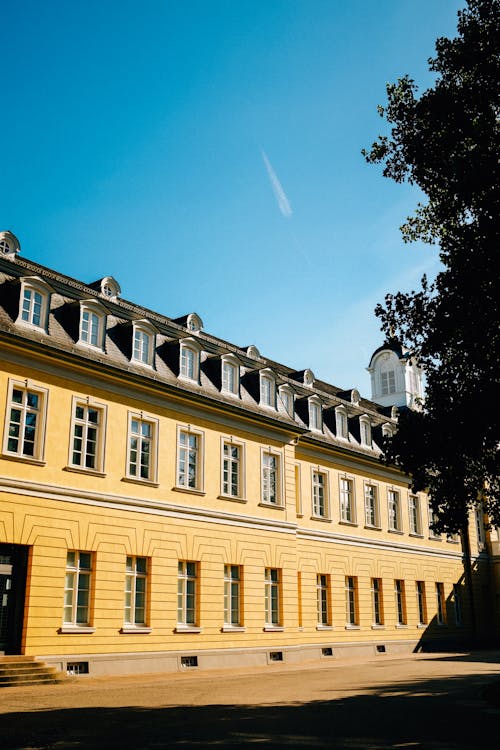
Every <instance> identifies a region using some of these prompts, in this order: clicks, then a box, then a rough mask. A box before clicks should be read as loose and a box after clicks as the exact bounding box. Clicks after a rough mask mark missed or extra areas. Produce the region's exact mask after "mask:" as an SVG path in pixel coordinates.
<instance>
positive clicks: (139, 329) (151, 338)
mask: <svg viewBox="0 0 500 750" xmlns="http://www.w3.org/2000/svg"><path fill="white" fill-rule="evenodd" d="M156 333H157V330H156V328H155V327H154V326H153V325H152V324H151V323H150V322H149V320H134V321H133V323H132V357H131V362H135V363H137V364H139V365H142V366H143V367H153V366H154V357H155V350H156ZM138 334H140V336H141V338H140V339H138V338H137V336H138ZM145 336H147V340H148V348H147V351H146V352H144V338H143V337H145Z"/></svg>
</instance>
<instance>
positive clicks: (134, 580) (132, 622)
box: [123, 555, 151, 628]
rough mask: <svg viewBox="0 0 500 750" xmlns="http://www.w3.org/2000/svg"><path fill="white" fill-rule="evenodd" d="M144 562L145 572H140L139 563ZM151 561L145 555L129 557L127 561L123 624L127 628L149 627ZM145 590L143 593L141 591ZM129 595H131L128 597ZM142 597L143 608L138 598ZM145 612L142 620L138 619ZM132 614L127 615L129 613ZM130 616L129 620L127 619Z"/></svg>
mask: <svg viewBox="0 0 500 750" xmlns="http://www.w3.org/2000/svg"><path fill="white" fill-rule="evenodd" d="M139 560H140V561H144V563H145V566H144V567H145V570H140V567H141V566H142V565H141V566H138V564H137V563H138V561H139ZM150 566H151V561H150V559H149V558H147V557H144V556H143V555H127V558H126V561H125V592H124V593H125V601H124V607H123V623H124V626H125V627H126V628H134V627H138V628H141V627H147V622H148V603H149V602H148V599H149V591H148V588H149V572H150ZM139 581H141V583H140V584H139ZM142 587H144V588H143V590H142V591H141V590H140V589H141V588H142ZM128 595H130V596H129V597H128ZM141 596H142V601H143V603H142V606H139V607H138V606H137V599H138V597H141ZM141 610H143V612H144V614H143V617H142V619H138V613H139V612H140V611H141ZM128 612H129V613H130V614H129V615H127V613H128ZM127 616H128V619H127Z"/></svg>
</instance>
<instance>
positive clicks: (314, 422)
mask: <svg viewBox="0 0 500 750" xmlns="http://www.w3.org/2000/svg"><path fill="white" fill-rule="evenodd" d="M307 405H308V413H309V429H310V430H311V431H312V432H323V413H322V408H321V401H320V399H319V398H318V397H317V396H311V397H310V398H309V399H308V404H307Z"/></svg>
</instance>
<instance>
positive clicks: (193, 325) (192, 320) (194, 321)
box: [186, 313, 203, 333]
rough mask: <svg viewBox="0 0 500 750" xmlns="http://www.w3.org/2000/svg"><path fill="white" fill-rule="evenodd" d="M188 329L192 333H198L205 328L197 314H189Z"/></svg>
mask: <svg viewBox="0 0 500 750" xmlns="http://www.w3.org/2000/svg"><path fill="white" fill-rule="evenodd" d="M186 328H187V329H188V331H192V333H198V332H199V331H201V330H202V328H203V321H202V319H201V318H200V316H199V315H197V314H196V313H189V315H188V316H187V321H186Z"/></svg>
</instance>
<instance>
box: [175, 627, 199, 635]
mask: <svg viewBox="0 0 500 750" xmlns="http://www.w3.org/2000/svg"><path fill="white" fill-rule="evenodd" d="M201 632H203V629H202V628H200V627H198V625H177V627H176V628H174V633H201Z"/></svg>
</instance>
